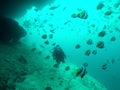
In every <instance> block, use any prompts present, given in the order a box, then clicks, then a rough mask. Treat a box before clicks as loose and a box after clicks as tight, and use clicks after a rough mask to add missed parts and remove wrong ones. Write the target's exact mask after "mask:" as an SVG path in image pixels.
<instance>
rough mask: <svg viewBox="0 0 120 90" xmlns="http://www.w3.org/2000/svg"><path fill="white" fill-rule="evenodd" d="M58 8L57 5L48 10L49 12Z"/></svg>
mask: <svg viewBox="0 0 120 90" xmlns="http://www.w3.org/2000/svg"><path fill="white" fill-rule="evenodd" d="M59 6H60V5H58V6H52V7H50V8H49V9H50V10H55V9H57V8H58V7H59Z"/></svg>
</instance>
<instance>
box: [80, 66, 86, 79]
mask: <svg viewBox="0 0 120 90" xmlns="http://www.w3.org/2000/svg"><path fill="white" fill-rule="evenodd" d="M86 74H87V71H86V68H84V71H83V73H82V75H81V78H83V77H84V76H85V75H86Z"/></svg>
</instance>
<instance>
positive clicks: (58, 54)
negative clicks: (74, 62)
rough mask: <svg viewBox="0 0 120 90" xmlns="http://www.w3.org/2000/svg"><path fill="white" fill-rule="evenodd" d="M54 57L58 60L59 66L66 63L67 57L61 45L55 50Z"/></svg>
mask: <svg viewBox="0 0 120 90" xmlns="http://www.w3.org/2000/svg"><path fill="white" fill-rule="evenodd" d="M52 56H53V59H55V60H56V62H57V64H60V62H62V63H64V62H65V58H66V55H65V53H64V52H63V50H62V49H61V47H60V46H59V45H57V46H55V47H54V48H53V52H52Z"/></svg>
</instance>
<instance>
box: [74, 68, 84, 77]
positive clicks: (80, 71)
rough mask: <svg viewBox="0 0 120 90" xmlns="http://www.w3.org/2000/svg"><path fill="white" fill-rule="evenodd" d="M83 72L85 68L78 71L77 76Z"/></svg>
mask: <svg viewBox="0 0 120 90" xmlns="http://www.w3.org/2000/svg"><path fill="white" fill-rule="evenodd" d="M82 72H83V68H81V69H80V70H79V71H78V72H77V74H76V76H79V75H80V74H81V73H82Z"/></svg>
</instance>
